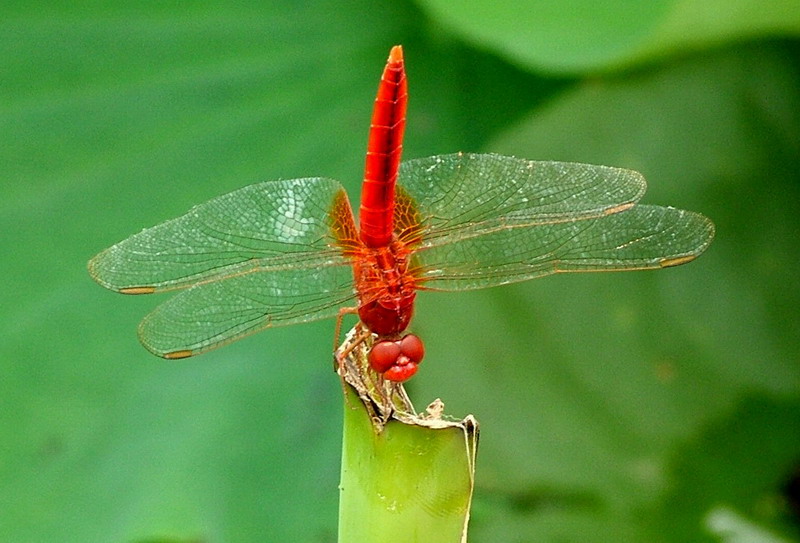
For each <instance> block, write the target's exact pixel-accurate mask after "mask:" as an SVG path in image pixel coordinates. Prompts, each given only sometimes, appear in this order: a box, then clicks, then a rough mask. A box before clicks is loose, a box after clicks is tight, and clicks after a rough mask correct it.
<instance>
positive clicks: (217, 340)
mask: <svg viewBox="0 0 800 543" xmlns="http://www.w3.org/2000/svg"><path fill="white" fill-rule="evenodd" d="M354 295H355V293H354V290H353V277H352V271H351V268H350V267H349V266H346V265H339V266H323V267H302V268H298V267H294V268H291V269H284V270H260V269H258V268H253V269H252V270H250V271H249V272H247V273H242V274H240V275H237V276H234V277H230V278H228V279H226V280H225V281H216V282H212V283H204V284H200V285H197V286H194V287H192V288H190V289H188V290H185V291H183V292H180V293H179V294H177V295H176V296H174V297H172V298H170V299H169V300H167V301H166V302H164V303H163V304H161V305H160V306H158V307H157V308H156V309H155V310H154V311H153V312H152V313H150V314H149V315H147V316H146V317H145V318H144V320H142V323H141V324H140V325H139V338H140V340H141V342H142V344H143V345H144V346H145V347H146V348H147V349H148V350H150V351H151V352H153V353H154V354H157V355H159V356H162V357H165V358H184V357H187V356H192V355H196V354H200V353H203V352H205V351H208V350H210V349H213V348H215V347H219V346H220V345H224V344H226V343H230V342H231V341H235V340H237V339H239V338H241V337H244V336H247V335H249V334H252V333H255V332H258V331H261V330H263V329H265V328H269V327H272V326H282V325H286V324H296V323H301V322H309V321H312V320H317V319H323V318H328V317H335V316H336V315H337V313H338V310H339V308H340V307H342V306H343V305H344V304H346V303H347V302H348V301H350V300H352V299H353V297H354Z"/></svg>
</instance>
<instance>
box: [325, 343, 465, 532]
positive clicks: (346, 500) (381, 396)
mask: <svg viewBox="0 0 800 543" xmlns="http://www.w3.org/2000/svg"><path fill="white" fill-rule="evenodd" d="M348 337H350V338H352V337H353V336H352V332H351V335H350V336H348ZM346 344H347V342H346ZM368 348H369V345H365V344H362V345H360V346H359V347H358V348H356V349H354V350H353V351H352V353H351V354H350V356H349V357H348V359H347V360H348V363H347V365H345V366H343V367H342V368H341V371H340V373H341V374H342V375H343V378H344V379H345V381H346V384H345V385H344V387H345V395H344V433H343V447H342V474H341V484H340V503H339V543H354V542H366V541H369V542H370V543H382V542H390V541H391V542H392V543H398V542H400V543H402V542H413V541H420V542H426V543H439V542H441V543H457V542H465V541H466V540H467V523H468V520H469V512H470V505H471V500H472V490H473V486H474V468H475V455H476V451H477V441H478V426H477V422H476V421H475V419H474V418H473V417H472V416H467V417H466V418H465V419H463V420H460V421H450V420H445V419H444V418H443V414H442V413H441V410H442V409H443V405H442V404H441V402H440V401H438V400H437V401H436V402H434V403H433V404H431V406H429V408H428V410H427V411H426V412H425V413H424V414H421V415H418V414H416V413H414V411H413V407H412V406H411V403H410V401H408V397H407V396H406V395H405V391H404V390H403V389H402V385H398V384H395V383H388V382H385V381H383V380H382V379H380V378H379V377H378V376H376V375H375V374H374V373H373V372H372V371H371V370H369V369H368V368H366V367H365V363H364V362H365V358H366V352H368Z"/></svg>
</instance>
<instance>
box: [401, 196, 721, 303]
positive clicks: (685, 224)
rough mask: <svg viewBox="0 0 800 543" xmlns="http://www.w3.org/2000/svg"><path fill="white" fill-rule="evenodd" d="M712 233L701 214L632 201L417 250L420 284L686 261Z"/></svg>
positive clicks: (446, 285)
mask: <svg viewBox="0 0 800 543" xmlns="http://www.w3.org/2000/svg"><path fill="white" fill-rule="evenodd" d="M713 237H714V225H713V224H712V223H711V221H710V220H708V219H707V218H706V217H704V216H703V215H700V214H697V213H693V212H690V211H684V210H681V209H675V208H670V207H659V206H644V205H637V206H635V207H633V208H631V209H628V210H626V211H622V212H619V213H615V214H611V215H604V216H600V217H591V218H584V219H580V220H578V219H576V220H571V221H567V222H549V223H543V224H536V225H532V226H526V227H514V228H511V227H507V228H503V229H498V230H493V231H491V232H489V233H486V234H484V235H478V236H474V237H471V238H468V239H464V240H461V241H460V242H458V243H451V244H446V245H437V246H433V247H429V248H426V249H423V250H420V251H419V252H417V253H416V254H415V258H416V260H415V262H414V265H415V266H417V269H418V270H419V277H420V280H421V282H422V285H423V286H424V288H430V289H436V290H464V289H477V288H484V287H491V286H495V285H502V284H506V283H513V282H517V281H523V280H526V279H532V278H535V277H541V276H544V275H549V274H552V273H558V272H580V271H615V270H642V269H651V268H664V267H668V266H675V265H678V264H683V263H685V262H689V261H691V260H693V259H694V258H695V257H697V256H698V255H699V254H700V253H702V252H703V251H704V250H705V249H706V247H708V245H709V244H710V243H711V240H712V239H713Z"/></svg>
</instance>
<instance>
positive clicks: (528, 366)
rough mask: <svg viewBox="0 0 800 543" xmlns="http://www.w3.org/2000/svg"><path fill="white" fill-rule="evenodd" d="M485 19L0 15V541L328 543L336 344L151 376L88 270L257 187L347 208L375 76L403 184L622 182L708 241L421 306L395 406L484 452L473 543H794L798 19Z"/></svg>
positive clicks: (26, 10) (750, 12)
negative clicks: (399, 130) (668, 257)
mask: <svg viewBox="0 0 800 543" xmlns="http://www.w3.org/2000/svg"><path fill="white" fill-rule="evenodd" d="M498 4H500V3H494V2H492V3H489V2H477V1H472V2H463V3H457V5H458V8H456V7H453V6H455V5H456V3H449V2H440V1H436V0H426V1H420V2H419V3H418V4H415V3H412V2H408V1H406V2H395V3H391V4H389V3H386V4H385V5H383V4H380V5H375V4H374V3H371V2H366V1H364V0H357V1H354V2H349V3H347V4H344V3H334V2H331V1H323V2H316V3H313V4H312V3H303V4H297V3H290V2H267V3H253V4H251V5H243V4H241V3H238V4H236V5H235V6H231V5H229V4H225V3H213V2H193V3H187V4H186V5H183V4H178V3H155V2H153V3H136V4H131V3H118V5H115V4H114V3H111V2H106V3H93V2H85V3H70V4H60V3H56V2H52V3H47V2H39V3H35V4H28V3H19V4H16V5H15V4H11V5H5V6H4V7H3V8H0V10H2V13H0V14H2V17H0V74H2V77H0V98H2V99H0V127H2V129H3V135H2V139H1V140H0V141H2V145H1V146H0V163H1V164H3V168H2V170H3V172H2V177H3V180H2V182H1V183H0V187H2V192H0V194H1V195H2V200H0V231H2V233H3V235H2V237H1V238H0V239H1V240H2V248H3V252H2V254H3V268H2V269H3V277H4V280H5V287H4V288H3V290H2V294H0V314H1V315H2V317H3V318H2V322H3V326H2V328H1V329H0V444H1V446H0V540H3V541H15V542H17V541H19V542H28V541H31V542H38V541H64V542H70V541H76V542H92V541H97V542H107V541H123V542H132V541H204V542H223V541H224V542H229V541H230V542H246V541H309V542H312V541H332V540H334V539H335V534H336V526H335V523H336V507H337V490H336V489H337V483H338V472H339V458H340V446H341V445H340V425H341V406H340V404H341V398H340V393H341V389H340V386H339V383H338V380H337V379H336V377H335V376H334V374H333V373H332V372H331V371H330V367H331V360H330V359H331V354H330V353H331V335H332V331H333V323H332V322H322V323H314V324H308V325H301V326H294V327H290V328H285V329H276V330H272V331H269V332H266V333H263V334H259V335H256V336H254V337H252V338H248V339H246V340H244V341H241V342H239V343H237V344H234V345H231V346H229V347H226V348H224V349H221V350H219V351H216V352H213V353H209V354H207V355H203V356H201V357H199V358H197V359H190V360H185V361H179V362H167V361H164V360H161V359H157V358H155V357H152V356H151V355H149V354H148V353H147V352H146V351H144V349H142V348H141V347H140V346H139V345H138V343H137V341H136V338H135V326H136V323H137V321H138V320H139V319H140V318H141V317H142V316H143V315H144V314H145V313H146V312H147V311H148V310H149V309H150V308H152V307H153V306H154V305H155V304H157V303H158V302H159V301H160V300H161V299H163V298H152V297H141V298H130V297H127V298H123V297H120V296H117V295H114V294H112V293H110V292H106V291H104V290H103V289H101V288H99V287H97V286H96V285H94V284H93V283H92V282H91V280H90V279H89V278H88V275H87V274H86V271H85V263H86V261H87V260H88V258H89V257H91V256H92V255H93V254H94V253H96V252H98V251H99V250H101V249H103V248H105V247H106V246H108V245H110V244H112V243H114V242H116V241H119V240H120V239H123V238H125V237H127V236H128V235H130V234H132V233H134V232H137V231H138V230H140V229H141V228H143V227H145V226H150V225H152V224H155V223H157V222H160V221H162V220H165V219H168V218H171V217H173V216H176V215H178V214H180V213H182V212H183V211H185V210H186V209H188V208H189V207H190V206H191V205H193V204H195V203H199V202H202V201H205V200H207V199H208V198H210V197H212V196H215V195H217V194H221V193H223V192H227V191H230V190H232V189H235V188H237V187H240V186H242V185H245V184H248V183H253V182H256V181H260V180H264V179H272V178H290V177H302V176H312V175H322V176H327V177H333V178H336V179H340V180H342V181H343V182H344V183H345V184H346V185H347V187H348V189H349V190H350V191H351V195H355V194H357V188H358V183H359V180H360V171H361V168H362V166H363V153H364V149H365V141H366V132H367V126H368V124H369V115H370V109H371V103H372V99H373V96H374V91H375V88H376V86H377V78H378V76H379V74H380V70H381V68H382V66H383V63H384V61H385V58H386V54H387V52H388V50H389V47H390V46H391V45H394V44H396V43H402V44H403V45H404V47H405V53H406V61H407V69H408V77H409V88H410V93H411V94H410V97H411V98H410V100H411V101H410V105H409V125H408V129H407V144H406V157H408V158H411V157H417V156H426V155H432V154H439V153H447V152H453V151H457V150H465V151H494V152H501V153H507V154H517V155H519V156H524V157H526V158H532V159H542V160H546V159H554V160H555V159H558V160H576V161H588V162H594V163H600V164H608V165H613V166H623V167H631V168H634V169H637V170H639V171H641V172H643V173H644V174H645V176H646V177H647V178H648V180H649V182H650V190H649V193H648V195H647V196H646V197H645V202H647V203H654V204H662V205H675V206H677V207H682V208H686V209H692V210H695V211H700V212H702V213H704V214H706V215H708V216H709V217H711V218H712V219H713V220H714V221H715V223H716V225H717V239H716V241H715V242H714V244H712V246H711V248H710V249H709V251H708V252H707V254H705V255H704V256H703V257H701V258H700V259H699V260H697V261H696V262H694V263H692V264H690V265H688V266H684V267H680V268H674V269H669V270H665V271H662V272H658V273H649V272H643V273H630V274H627V273H626V274H598V275H570V276H559V277H555V278H549V279H544V280H542V281H534V282H529V283H525V284H519V285H513V286H508V287H503V288H497V289H493V290H488V291H478V292H470V293H463V294H452V293H448V294H435V293H430V294H429V293H422V294H421V296H420V300H419V305H418V316H417V318H416V321H415V323H414V330H415V331H416V332H417V333H419V334H420V335H421V336H423V337H424V338H426V341H427V347H428V355H427V359H426V363H425V364H423V366H422V368H421V371H420V373H419V375H418V377H416V378H415V380H414V381H413V386H412V388H413V390H412V394H413V397H414V398H415V399H416V401H417V402H418V403H419V404H420V405H424V404H425V403H426V402H428V401H430V400H432V399H433V398H435V397H441V398H442V399H443V400H444V401H445V402H446V403H447V405H448V410H449V411H451V412H453V413H454V414H457V415H463V414H465V413H467V412H471V413H474V414H475V415H476V416H477V417H478V419H479V420H480V421H481V423H482V437H483V440H482V444H481V448H480V451H479V453H480V454H479V458H478V479H477V488H476V505H475V508H474V514H473V521H472V529H471V536H472V537H471V540H472V541H476V542H480V541H492V542H493V541H608V542H628V541H629V542H647V543H659V542H664V543H668V542H672V541H726V542H731V541H763V542H776V541H789V540H798V538H799V537H800V536H799V535H798V521H797V517H796V516H793V514H792V512H791V508H790V506H789V503H788V502H787V499H786V498H785V496H784V494H782V488H784V486H785V484H786V483H787V482H788V480H789V478H790V477H791V476H792V474H793V473H795V474H796V469H797V466H798V464H800V364H798V359H799V358H800V310H798V307H800V287H798V281H797V273H796V262H797V257H798V256H800V204H799V203H798V202H800V198H799V196H800V183H798V181H800V174H798V172H799V171H800V65H798V62H797V60H798V58H800V57H799V56H798V52H800V48H799V47H798V42H797V41H796V38H797V35H798V29H800V10H798V9H796V6H797V4H796V2H792V1H788V0H787V1H778V0H773V1H769V2H762V3H759V2H753V1H750V2H748V1H747V0H739V1H737V2H721V1H715V2H702V1H701V0H697V1H690V0H683V1H681V2H679V1H666V0H664V1H661V2H645V1H644V0H640V1H636V0H628V1H622V0H619V1H617V2H611V3H605V4H604V6H605V7H603V8H602V9H600V8H599V7H597V6H599V4H598V3H594V2H587V1H585V0H584V1H579V0H572V1H571V2H568V3H566V4H559V5H560V6H563V8H562V7H559V9H558V10H555V9H554V8H553V7H552V6H555V5H557V4H555V3H545V2H541V1H538V2H534V1H532V0H531V1H528V2H518V3H507V4H506V5H505V7H503V6H499V5H498ZM545 4H547V5H545ZM510 6H514V7H513V8H512V7H510ZM548 6H549V7H548ZM754 6H758V8H757V9H756V8H755V7H754ZM548 74H558V75H557V76H552V75H548Z"/></svg>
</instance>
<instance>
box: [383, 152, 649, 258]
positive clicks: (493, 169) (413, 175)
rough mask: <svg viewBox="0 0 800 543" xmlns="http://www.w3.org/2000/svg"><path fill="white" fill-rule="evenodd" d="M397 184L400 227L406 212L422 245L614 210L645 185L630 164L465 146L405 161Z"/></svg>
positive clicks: (632, 200)
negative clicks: (475, 150)
mask: <svg viewBox="0 0 800 543" xmlns="http://www.w3.org/2000/svg"><path fill="white" fill-rule="evenodd" d="M399 185H400V186H399V188H398V192H400V197H399V201H400V202H403V201H404V200H409V201H410V202H412V203H413V209H412V210H411V211H409V210H408V209H403V212H402V214H401V215H400V216H398V221H397V222H398V224H399V225H400V226H401V227H402V226H406V228H407V225H405V223H408V222H409V219H408V218H409V217H411V216H412V215H413V216H414V217H415V219H414V220H418V221H419V224H420V228H419V230H418V232H415V235H418V236H419V237H421V247H435V246H438V245H444V244H449V243H454V242H459V243H460V242H461V241H462V240H464V239H467V238H469V237H472V236H482V235H486V234H488V233H491V232H492V231H494V230H502V229H505V228H508V227H519V226H536V225H544V224H553V223H559V222H571V221H574V220H576V219H581V218H591V217H601V216H604V215H608V214H613V213H617V212H619V211H622V210H624V209H627V208H629V207H631V206H633V204H634V203H635V202H636V201H638V200H639V198H641V197H642V195H643V194H644V191H645V188H646V185H645V181H644V178H643V177H642V176H641V175H640V174H639V173H637V172H634V171H631V170H624V169H620V168H610V167H607V166H593V165H587V164H576V163H566V162H539V161H531V160H523V159H518V158H514V157H507V156H501V155H494V154H467V153H458V154H452V155H441V156H433V157H428V158H422V159H417V160H410V161H408V162H404V163H403V164H402V165H401V168H400V180H399ZM406 207H407V206H406Z"/></svg>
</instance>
